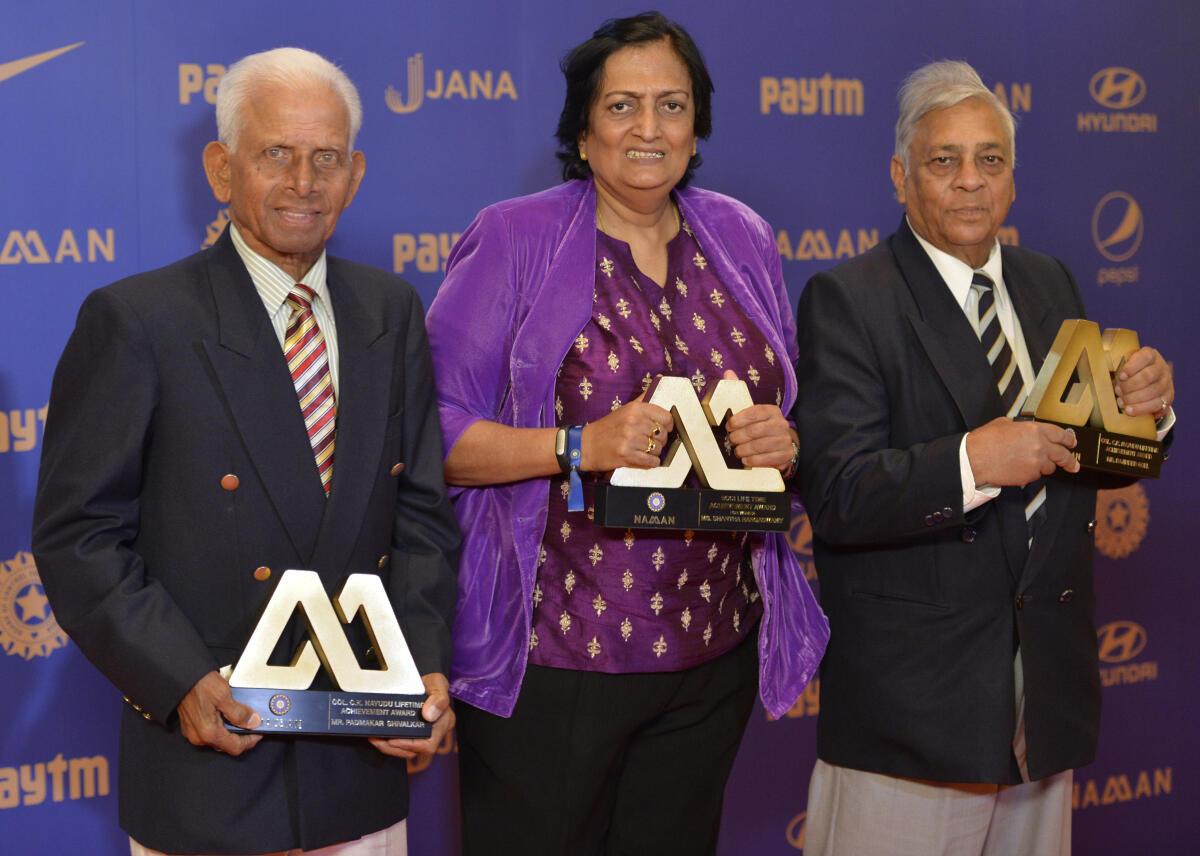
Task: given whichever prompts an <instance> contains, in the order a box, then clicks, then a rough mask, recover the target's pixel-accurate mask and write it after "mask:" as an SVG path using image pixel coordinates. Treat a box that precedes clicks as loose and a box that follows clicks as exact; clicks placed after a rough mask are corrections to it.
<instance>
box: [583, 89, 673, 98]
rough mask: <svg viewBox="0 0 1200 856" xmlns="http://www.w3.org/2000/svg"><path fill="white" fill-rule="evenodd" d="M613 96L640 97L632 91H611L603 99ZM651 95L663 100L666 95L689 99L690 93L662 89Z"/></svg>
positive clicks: (638, 93) (639, 93) (640, 95)
mask: <svg viewBox="0 0 1200 856" xmlns="http://www.w3.org/2000/svg"><path fill="white" fill-rule="evenodd" d="M613 95H628V96H630V97H633V98H641V97H642V93H641V92H634V91H633V90H632V89H613V90H610V91H608V92H605V93H604V97H605V98H609V97H611V96H613ZM653 95H654V97H655V98H663V97H665V96H667V95H683V96H685V97H689V98H690V97H691V93H689V92H688V91H687V90H686V89H663V90H661V91H660V92H655V93H653Z"/></svg>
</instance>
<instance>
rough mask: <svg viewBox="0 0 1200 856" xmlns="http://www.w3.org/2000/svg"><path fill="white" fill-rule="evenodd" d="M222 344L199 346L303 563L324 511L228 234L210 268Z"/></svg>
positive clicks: (275, 352)
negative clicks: (206, 358) (202, 349)
mask: <svg viewBox="0 0 1200 856" xmlns="http://www.w3.org/2000/svg"><path fill="white" fill-rule="evenodd" d="M208 276H209V283H210V285H211V287H212V293H213V300H214V302H215V305H216V312H217V325H218V329H219V340H218V342H217V343H213V342H210V341H204V342H202V345H203V348H204V350H205V353H206V354H207V356H208V359H209V362H210V364H211V366H212V369H213V373H214V375H215V379H216V382H217V384H218V385H219V386H220V392H221V393H222V394H223V397H224V399H225V402H226V404H227V406H228V408H229V414H230V417H231V418H232V420H233V423H234V425H235V426H236V427H237V430H238V433H239V434H240V436H241V438H242V443H243V444H244V446H245V448H246V452H247V454H248V455H249V457H250V460H251V462H252V463H253V465H254V469H255V471H256V472H257V473H258V475H259V478H260V479H261V480H262V483H263V485H264V486H265V487H266V490H267V494H268V496H269V497H270V499H271V503H272V505H273V506H274V508H275V512H276V514H278V515H279V519H280V520H281V521H283V525H284V527H285V528H286V529H287V532H288V535H289V537H290V538H291V541H292V544H293V546H294V547H295V548H296V554H297V555H298V556H299V558H300V560H301V562H304V563H306V562H307V561H308V558H309V556H310V555H311V554H312V548H313V544H314V542H315V540H316V533H317V527H318V526H319V525H320V523H321V516H322V514H323V513H324V510H325V495H324V492H323V491H322V490H321V481H320V477H319V476H318V475H317V466H316V462H315V461H314V460H313V454H312V447H311V446H310V445H309V441H308V432H307V430H306V429H305V427H304V419H303V417H302V416H301V415H300V407H299V405H298V404H297V401H296V388H295V387H294V386H293V384H292V376H291V374H290V373H289V372H288V368H287V363H286V362H285V360H284V358H283V349H282V348H281V347H280V346H279V340H278V339H277V338H276V337H275V333H274V330H273V329H272V328H271V325H270V322H269V319H268V317H267V313H266V310H265V309H264V308H263V304H262V300H261V298H259V296H258V292H257V291H256V290H255V288H254V283H253V282H252V281H251V279H250V274H249V273H247V272H246V267H245V265H244V264H242V260H241V258H240V257H239V256H238V254H237V250H236V249H234V246H233V240H232V239H231V238H230V237H229V232H228V229H227V230H226V232H225V234H224V235H222V236H221V238H220V240H219V241H218V242H217V244H216V245H215V246H214V248H213V251H212V254H211V256H210V257H209V262H208Z"/></svg>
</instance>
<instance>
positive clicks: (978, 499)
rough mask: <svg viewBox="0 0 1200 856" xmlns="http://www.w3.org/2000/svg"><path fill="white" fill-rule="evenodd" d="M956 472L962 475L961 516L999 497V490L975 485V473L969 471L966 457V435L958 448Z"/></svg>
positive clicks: (968, 461) (969, 460)
mask: <svg viewBox="0 0 1200 856" xmlns="http://www.w3.org/2000/svg"><path fill="white" fill-rule="evenodd" d="M958 470H959V472H960V473H961V474H962V494H963V514H966V513H967V512H968V511H973V510H974V509H976V508H978V507H979V506H981V505H983V504H984V503H985V502H991V501H992V500H993V499H995V498H996V497H998V496H999V495H1000V488H998V487H992V486H991V485H978V486H977V485H976V484H975V473H974V472H972V471H971V459H970V458H969V457H967V435H966V434H963V438H962V443H960V444H959V446H958Z"/></svg>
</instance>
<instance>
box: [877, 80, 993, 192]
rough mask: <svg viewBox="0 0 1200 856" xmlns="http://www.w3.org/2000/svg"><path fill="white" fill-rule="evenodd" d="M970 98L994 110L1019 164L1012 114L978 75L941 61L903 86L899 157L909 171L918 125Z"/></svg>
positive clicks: (897, 147) (897, 152)
mask: <svg viewBox="0 0 1200 856" xmlns="http://www.w3.org/2000/svg"><path fill="white" fill-rule="evenodd" d="M968 98H979V99H980V100H982V101H984V102H985V103H987V104H989V105H990V106H991V107H993V108H994V109H995V111H996V113H997V115H999V116H1000V121H1001V123H1002V124H1003V125H1004V130H1005V131H1007V132H1008V148H1009V151H1010V152H1011V153H1012V154H1011V157H1012V160H1013V165H1014V166H1016V162H1017V126H1016V121H1015V120H1014V119H1013V115H1012V113H1010V112H1009V109H1008V108H1007V107H1006V106H1005V105H1004V102H1003V101H1001V100H1000V99H999V98H997V97H996V94H995V93H994V92H992V90H990V89H988V88H987V87H986V86H984V85H983V81H982V80H980V78H979V73H978V72H977V71H975V69H973V68H971V66H969V65H968V64H967V63H965V62H962V61H959V60H940V61H939V62H931V63H929V64H928V65H923V66H921V67H920V68H918V69H917V70H916V71H914V72H913V73H912V74H910V75H909V76H908V77H907V78H906V79H905V81H904V84H903V85H902V86H901V87H900V94H899V100H900V117H899V118H898V119H897V120H896V157H898V158H900V163H902V164H904V171H905V172H908V147H909V146H910V145H911V144H912V138H913V135H915V134H916V132H917V123H918V122H920V121H921V119H923V118H924V117H925V115H926V114H927V113H931V112H933V111H934V110H943V109H945V108H947V107H953V106H954V105H955V104H958V103H959V102H960V101H966V100H967V99H968Z"/></svg>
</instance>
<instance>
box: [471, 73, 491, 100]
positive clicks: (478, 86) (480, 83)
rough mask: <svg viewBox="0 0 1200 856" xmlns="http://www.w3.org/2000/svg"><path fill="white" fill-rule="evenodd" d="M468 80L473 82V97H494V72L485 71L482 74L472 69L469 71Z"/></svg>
mask: <svg viewBox="0 0 1200 856" xmlns="http://www.w3.org/2000/svg"><path fill="white" fill-rule="evenodd" d="M468 80H470V82H471V97H472V98H484V99H488V100H490V99H491V97H492V73H491V72H490V71H485V72H484V73H483V74H480V73H479V72H478V71H475V70H474V69H472V70H471V71H470V72H469V75H468Z"/></svg>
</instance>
